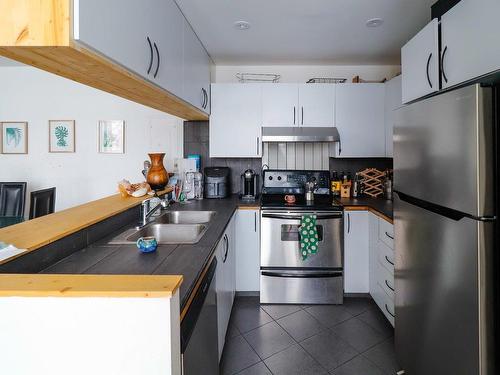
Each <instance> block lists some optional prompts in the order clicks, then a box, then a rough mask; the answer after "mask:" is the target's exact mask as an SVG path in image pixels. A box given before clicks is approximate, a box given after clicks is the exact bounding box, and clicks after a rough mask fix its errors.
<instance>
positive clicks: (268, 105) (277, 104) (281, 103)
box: [262, 83, 299, 126]
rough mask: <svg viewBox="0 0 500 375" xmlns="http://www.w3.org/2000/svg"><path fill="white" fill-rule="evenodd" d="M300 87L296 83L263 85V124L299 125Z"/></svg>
mask: <svg viewBox="0 0 500 375" xmlns="http://www.w3.org/2000/svg"><path fill="white" fill-rule="evenodd" d="M298 105H299V87H298V85H297V84H295V83H278V84H276V83H269V84H263V85H262V126H297V125H298V124H299V122H298V113H297V111H298Z"/></svg>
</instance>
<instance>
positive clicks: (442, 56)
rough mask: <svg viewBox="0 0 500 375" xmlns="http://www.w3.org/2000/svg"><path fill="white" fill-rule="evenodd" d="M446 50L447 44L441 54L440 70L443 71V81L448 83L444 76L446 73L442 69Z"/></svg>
mask: <svg viewBox="0 0 500 375" xmlns="http://www.w3.org/2000/svg"><path fill="white" fill-rule="evenodd" d="M446 51H448V46H446V47H444V50H443V54H442V55H441V72H442V73H443V78H444V81H445V82H446V83H448V77H446V73H445V71H444V56H445V55H446Z"/></svg>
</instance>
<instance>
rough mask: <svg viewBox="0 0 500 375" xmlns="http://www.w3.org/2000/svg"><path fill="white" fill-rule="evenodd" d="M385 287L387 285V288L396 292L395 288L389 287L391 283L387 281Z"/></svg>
mask: <svg viewBox="0 0 500 375" xmlns="http://www.w3.org/2000/svg"><path fill="white" fill-rule="evenodd" d="M385 285H387V287H388V288H389V289H390V290H392V291H393V292H394V288H393V287H392V286H390V285H389V283H388V282H387V280H385Z"/></svg>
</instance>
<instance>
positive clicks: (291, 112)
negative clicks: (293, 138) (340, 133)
mask: <svg viewBox="0 0 500 375" xmlns="http://www.w3.org/2000/svg"><path fill="white" fill-rule="evenodd" d="M334 109H335V85H333V84H317V83H309V84H295V83H278V84H265V85H263V86H262V126H334V119H335V115H334Z"/></svg>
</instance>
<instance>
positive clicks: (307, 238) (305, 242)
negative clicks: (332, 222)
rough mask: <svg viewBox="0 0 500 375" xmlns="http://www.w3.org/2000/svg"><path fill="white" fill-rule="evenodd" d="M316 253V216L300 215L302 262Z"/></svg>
mask: <svg viewBox="0 0 500 375" xmlns="http://www.w3.org/2000/svg"><path fill="white" fill-rule="evenodd" d="M317 251H318V229H317V228H316V215H302V219H301V221H300V252H301V254H302V260H306V259H307V257H308V256H309V255H311V254H316V252H317Z"/></svg>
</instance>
